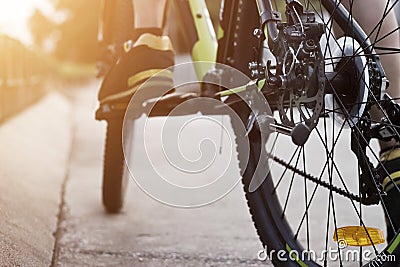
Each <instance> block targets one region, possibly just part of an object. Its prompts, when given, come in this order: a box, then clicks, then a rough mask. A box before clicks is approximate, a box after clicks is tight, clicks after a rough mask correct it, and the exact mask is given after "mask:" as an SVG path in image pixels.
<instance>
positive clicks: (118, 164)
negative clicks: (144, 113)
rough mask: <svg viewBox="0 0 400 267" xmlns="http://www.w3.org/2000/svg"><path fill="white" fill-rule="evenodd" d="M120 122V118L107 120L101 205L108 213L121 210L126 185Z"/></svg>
mask: <svg viewBox="0 0 400 267" xmlns="http://www.w3.org/2000/svg"><path fill="white" fill-rule="evenodd" d="M122 123H123V120H122V119H111V120H108V121H107V135H106V143H105V151H104V166H103V167H104V170H103V189H102V193H103V205H104V207H105V209H106V211H107V212H109V213H118V212H119V211H120V210H121V208H122V206H123V203H124V195H125V191H126V186H127V177H126V176H127V172H126V171H125V170H126V167H125V160H124V154H123V147H122Z"/></svg>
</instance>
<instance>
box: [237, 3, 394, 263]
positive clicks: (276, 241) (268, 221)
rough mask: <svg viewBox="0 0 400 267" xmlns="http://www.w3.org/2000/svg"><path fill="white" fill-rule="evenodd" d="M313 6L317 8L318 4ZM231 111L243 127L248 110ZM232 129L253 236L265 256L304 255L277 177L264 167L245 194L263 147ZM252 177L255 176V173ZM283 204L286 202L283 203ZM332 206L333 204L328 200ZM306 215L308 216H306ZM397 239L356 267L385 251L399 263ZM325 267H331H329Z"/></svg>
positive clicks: (374, 260)
mask: <svg viewBox="0 0 400 267" xmlns="http://www.w3.org/2000/svg"><path fill="white" fill-rule="evenodd" d="M301 2H302V3H304V4H305V6H306V5H307V3H308V5H309V6H310V5H311V4H310V1H301ZM316 2H320V1H316ZM333 2H334V1H333ZM315 5H316V6H318V3H317V4H315ZM314 11H316V10H314ZM328 19H330V17H328ZM349 24H350V23H349ZM325 26H327V25H325ZM331 27H332V26H330V28H329V29H328V30H332V28H331ZM247 30H248V31H252V30H253V29H252V28H248V29H247ZM346 30H347V32H351V31H352V29H345V32H346ZM367 35H368V33H367ZM246 41H247V40H244V39H240V40H238V42H241V43H246ZM375 41H376V39H375ZM373 44H374V43H373ZM388 49H391V50H389V51H392V52H393V53H394V52H395V51H397V52H398V50H399V49H398V47H392V48H388ZM237 59H239V58H237ZM241 59H242V60H243V58H241ZM249 60H252V59H249ZM364 68H365V67H364ZM359 94H360V95H361V93H359ZM271 99H272V100H271ZM269 100H271V101H276V100H275V99H274V98H273V96H272V97H270V98H269ZM368 101H371V103H372V102H374V100H373V99H372V97H370V96H369V98H368ZM232 102H235V101H232ZM270 104H271V103H270ZM356 104H357V103H355V104H354V105H356ZM374 104H375V105H378V102H377V101H376V100H375V102H374ZM358 105H362V104H360V103H359V104H358ZM271 106H274V105H271ZM233 108H234V109H235V111H236V112H237V113H238V114H240V116H241V118H242V123H243V124H244V125H246V124H247V119H248V116H249V115H250V112H251V111H250V110H249V108H248V107H246V106H245V105H244V104H243V103H242V104H236V105H234V106H233ZM343 112H344V111H343ZM337 113H340V112H337ZM348 113H349V112H348ZM334 115H335V114H334ZM347 119H348V118H347ZM332 121H334V117H332ZM332 123H333V122H332ZM391 126H392V127H396V126H395V125H391ZM242 128H243V127H242ZM233 129H234V130H235V134H236V143H237V150H238V159H239V167H240V169H241V173H242V177H243V179H242V181H243V185H244V190H245V195H246V199H247V203H248V206H249V209H250V213H251V216H252V219H253V222H254V224H255V227H256V230H257V233H258V235H259V237H260V240H261V242H262V243H263V245H264V246H266V250H267V252H271V251H275V252H277V251H279V250H283V251H286V252H288V250H292V251H297V252H302V251H304V250H305V249H304V247H305V246H304V243H305V242H300V241H299V239H298V237H299V233H298V232H297V233H296V234H294V230H296V229H293V225H292V222H289V218H287V217H288V216H287V215H286V214H285V209H286V204H287V203H286V204H285V205H283V202H282V201H281V200H280V199H279V198H280V196H278V194H277V193H276V183H280V181H279V182H278V181H277V180H275V181H274V179H276V178H277V177H279V175H277V177H275V176H274V172H272V174H271V173H270V172H269V171H268V170H269V168H267V167H266V168H265V173H264V177H259V179H262V180H263V181H264V182H263V183H262V184H261V186H259V187H258V188H257V190H256V191H254V192H250V191H249V186H250V182H251V179H252V178H253V175H254V174H255V173H254V172H255V169H256V166H257V163H258V162H259V157H260V154H261V150H262V149H264V148H263V146H265V144H262V143H261V138H260V132H259V131H258V130H257V127H254V129H253V130H252V131H251V132H250V133H249V135H248V136H247V137H246V136H245V135H244V134H243V133H240V132H237V129H240V127H236V126H235V125H233ZM340 134H341V132H340V133H339V135H340ZM245 138H248V140H249V145H250V147H249V149H248V148H246V147H244V146H246V144H247V143H246V142H244V141H242V140H243V139H245ZM332 140H334V139H332ZM322 141H323V140H322ZM286 142H288V141H287V140H286ZM289 142H291V141H289ZM332 144H334V145H335V144H336V142H335V143H334V142H332ZM347 146H349V145H347ZM246 149H248V151H249V153H248V154H246V153H243V151H246ZM300 151H301V149H300ZM371 151H372V149H371ZM372 153H374V152H373V151H372ZM289 155H292V154H289ZM293 155H295V156H296V155H297V156H298V157H300V156H301V152H298V154H293ZM374 156H376V154H374ZM292 158H293V157H292ZM314 158H315V157H314ZM327 158H329V155H327ZM304 160H305V159H304ZM333 161H334V158H333V156H332V160H331V163H330V164H331V165H332V168H334V166H335V165H334V164H336V163H333ZM288 163H289V164H293V163H292V162H291V161H288ZM378 164H379V163H378ZM295 165H296V167H298V166H297V163H296V164H295ZM356 169H357V168H356ZM323 172H324V171H322V174H323ZM332 172H334V171H332ZM266 174H267V175H266ZM256 175H259V173H258V174H256ZM291 175H292V174H291ZM294 175H295V174H294V173H293V177H294ZM265 176H266V177H265ZM332 177H333V176H332ZM332 177H331V178H330V183H331V184H332ZM302 179H303V178H302ZM291 183H293V178H292V182H291ZM304 183H305V184H306V185H305V188H307V186H308V184H307V182H304ZM329 191H330V190H329ZM289 193H290V191H289ZM289 193H288V194H289ZM306 194H307V193H306ZM329 194H332V192H330V193H329ZM332 199H334V197H333V196H332ZM311 200H312V199H311ZM287 201H288V200H286V202H287ZM305 202H306V203H307V198H306V201H305ZM332 202H334V201H333V200H332ZM330 203H331V202H329V204H328V206H329V209H328V207H326V208H327V209H328V215H327V216H328V220H329V218H330V216H331V215H330V214H331V213H333V212H332V211H331V209H333V210H334V208H331V205H334V204H330ZM306 209H307V207H306ZM361 210H364V207H362V208H361V206H360V211H361ZM306 213H308V212H306ZM324 213H326V211H324ZM320 214H321V219H322V218H323V216H322V213H321V212H320ZM307 216H308V215H307ZM332 216H333V215H332ZM335 216H336V215H335ZM303 220H304V217H303ZM307 220H308V219H307ZM332 224H333V223H332ZM300 227H301V225H300ZM328 228H329V225H328ZM335 229H337V226H336V219H335ZM307 231H309V230H307ZM326 232H327V235H326V236H327V237H328V229H327V231H326ZM329 238H330V237H329ZM398 239H399V235H396V239H394V240H392V241H391V242H389V244H387V245H386V246H385V247H384V248H383V249H381V251H380V252H379V253H376V254H375V257H374V258H372V259H370V260H369V261H368V260H365V261H364V260H361V264H360V266H361V265H362V266H382V265H381V264H380V263H379V255H382V253H384V252H386V251H387V250H388V249H389V248H390V249H391V251H392V252H391V254H393V255H395V256H396V260H399V259H400V249H399V247H398V246H396V242H397V241H398ZM307 242H308V241H307ZM301 243H302V244H301ZM306 246H307V244H306ZM307 249H309V248H307ZM285 257H286V260H285V261H282V259H278V258H277V256H276V255H272V257H271V260H272V263H273V264H274V265H275V266H299V265H301V266H320V265H319V264H317V263H316V262H315V261H314V260H300V261H298V260H293V259H289V258H288V254H286V256H285ZM340 262H341V264H342V259H340ZM324 264H327V263H326V262H324ZM369 264H375V265H369ZM384 264H385V265H383V266H398V263H393V262H387V263H384ZM329 266H331V265H329Z"/></svg>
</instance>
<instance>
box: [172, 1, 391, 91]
mask: <svg viewBox="0 0 400 267" xmlns="http://www.w3.org/2000/svg"><path fill="white" fill-rule="evenodd" d="M254 1H255V2H256V4H257V8H258V15H259V18H260V21H259V27H260V29H263V30H264V33H265V34H266V36H267V40H268V42H269V44H270V46H273V45H274V40H276V39H277V36H278V30H277V26H276V22H277V21H280V20H281V19H280V15H279V14H278V13H276V12H275V11H274V10H273V8H272V4H271V0H254ZM176 2H177V5H176V7H177V10H178V14H179V15H180V17H181V18H182V19H183V21H184V23H183V25H185V26H186V27H185V30H184V34H185V35H186V36H187V39H189V40H190V41H189V43H190V46H191V47H192V59H193V60H194V61H208V62H210V61H212V62H215V61H216V62H218V63H223V64H228V65H229V62H228V60H227V58H224V55H220V53H218V51H219V52H220V51H221V50H218V47H220V46H227V44H226V43H225V44H224V43H223V42H221V40H222V37H223V35H224V34H225V33H224V30H223V29H222V27H221V26H219V29H218V31H217V32H218V39H217V38H216V34H215V31H214V29H213V27H212V22H211V19H210V15H209V12H208V9H207V5H206V3H205V0H189V1H176ZM224 2H225V1H223V2H222V3H223V4H224ZM229 2H230V5H231V6H234V3H233V2H237V1H236V0H232V1H229ZM285 2H286V4H287V5H289V4H291V3H293V2H296V0H285ZM321 3H322V5H323V6H324V8H325V9H326V10H327V11H328V13H329V14H331V15H334V17H335V22H336V23H337V24H338V25H339V26H340V28H342V29H343V30H344V33H345V34H346V35H348V36H351V37H353V38H354V39H355V40H356V41H357V42H359V43H360V45H361V47H362V48H363V50H364V51H365V54H367V55H369V56H370V57H372V58H373V60H374V61H375V62H376V63H377V67H378V70H379V71H380V76H381V77H385V73H384V70H383V67H382V65H381V64H380V60H379V57H378V56H376V53H375V51H374V48H373V46H372V45H371V42H370V40H369V38H368V36H367V35H366V34H365V32H364V31H363V30H362V28H361V27H360V25H359V24H358V23H357V22H356V21H355V20H354V19H351V20H349V19H348V18H349V12H348V11H347V10H346V8H345V7H344V6H343V5H342V4H341V3H340V2H337V1H335V0H322V1H321ZM231 6H230V7H229V8H231ZM222 9H226V7H224V6H222ZM189 10H190V12H188V11H189ZM222 12H223V11H222ZM230 13H231V14H232V13H233V12H230ZM240 16H241V17H240V18H239V20H240V19H246V14H245V13H244V14H243V13H242V14H240ZM349 29H351V31H349ZM228 30H229V29H228ZM228 41H229V38H228ZM208 71H209V70H207V69H197V70H196V72H197V75H198V78H199V79H201V78H202V77H204V75H205V74H206V73H207V72H208ZM242 71H243V70H242ZM385 85H386V84H383V85H382V86H385ZM382 89H386V88H383V87H382Z"/></svg>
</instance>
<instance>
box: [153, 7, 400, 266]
mask: <svg viewBox="0 0 400 267" xmlns="http://www.w3.org/2000/svg"><path fill="white" fill-rule="evenodd" d="M278 2H279V1H278ZM176 3H177V8H178V10H180V11H179V12H178V13H179V15H180V16H182V17H183V19H184V21H186V22H187V21H193V22H194V23H185V25H193V26H194V28H193V30H195V31H194V32H193V31H191V30H190V29H189V30H187V32H188V39H189V40H191V41H192V44H199V43H200V42H203V40H202V39H203V38H205V41H204V42H203V43H202V45H203V49H204V47H206V48H207V49H206V50H207V51H211V52H209V53H208V54H206V55H205V60H208V59H209V58H207V57H215V58H216V62H217V63H222V64H226V65H229V66H231V67H233V68H235V69H238V70H240V71H241V72H243V73H245V74H246V75H248V76H249V77H251V79H252V82H251V83H248V84H245V85H243V84H240V82H238V84H237V87H236V88H234V89H232V88H227V89H226V88H225V89H221V87H220V86H213V85H207V83H205V85H204V86H203V87H202V96H203V97H210V98H214V99H218V100H220V101H222V100H221V97H225V98H226V99H224V100H223V102H224V103H225V104H227V105H229V106H230V107H231V108H233V109H234V110H235V112H236V113H237V114H238V115H239V117H240V118H241V123H242V125H246V128H245V131H244V132H243V131H242V130H240V129H242V128H241V127H239V126H238V125H233V129H234V130H235V134H236V143H237V151H238V159H239V167H240V169H241V175H242V177H243V179H242V181H243V185H244V189H245V194H246V198H247V201H248V206H249V208H250V213H251V215H252V219H253V221H254V224H255V227H256V229H257V233H258V235H259V237H260V239H261V241H262V243H263V245H264V246H266V253H270V254H271V253H272V252H277V251H283V252H284V253H283V254H280V255H276V254H273V253H272V254H271V260H272V262H273V263H274V265H276V266H299V265H300V266H320V264H322V265H324V266H327V265H328V264H329V266H331V265H332V264H334V263H335V262H334V261H332V259H328V258H327V257H326V255H325V257H324V258H322V259H315V258H313V255H312V253H311V252H312V251H327V250H328V249H329V248H330V246H331V245H332V244H333V245H334V247H335V248H337V250H338V253H339V254H338V255H339V256H338V258H337V259H336V261H339V263H336V264H337V265H343V264H346V266H347V265H348V263H349V262H348V261H346V259H345V258H344V256H343V255H341V254H340V252H344V251H345V248H344V247H343V246H342V245H343V244H342V243H341V242H343V241H344V242H346V246H347V245H350V246H356V247H359V249H358V250H357V251H359V253H360V254H362V253H363V251H365V250H366V249H365V248H364V247H365V246H369V247H372V250H373V252H372V255H373V257H372V258H369V259H363V258H360V259H358V260H357V261H358V262H357V263H355V264H357V265H359V266H390V265H391V264H394V265H393V266H397V263H393V262H391V259H392V258H391V256H392V255H394V256H395V257H396V258H398V257H399V256H400V247H399V246H398V245H399V243H400V233H399V231H398V226H395V225H393V222H392V221H391V215H390V214H388V211H387V209H386V204H387V203H385V198H386V193H385V192H384V191H383V184H382V182H381V181H380V179H377V177H378V176H379V175H381V176H382V175H384V176H389V177H390V175H389V173H388V171H387V170H386V168H385V167H384V166H383V165H382V164H381V163H379V156H378V155H377V154H376V152H375V150H376V149H374V148H373V146H374V145H373V144H372V145H371V140H379V141H388V140H392V139H394V140H396V141H400V135H399V133H398V127H399V123H400V107H399V105H398V104H396V103H395V101H394V100H396V99H394V98H392V97H390V95H389V94H387V93H386V89H387V88H388V79H387V77H386V75H385V71H384V69H383V67H382V64H381V62H380V56H382V55H387V54H395V53H398V52H399V51H400V50H399V48H398V47H382V46H379V42H380V41H382V39H384V38H386V37H388V36H389V35H390V34H394V33H396V32H398V29H394V30H393V31H392V32H391V33H390V34H389V35H387V36H383V37H382V38H380V39H378V38H375V39H372V41H371V38H372V33H365V32H364V30H363V29H362V27H361V26H360V25H359V24H358V23H357V22H356V20H355V19H354V18H353V16H352V7H353V5H352V4H353V1H349V3H350V4H349V8H348V9H346V7H344V6H343V5H342V4H341V3H340V2H339V1H335V0H319V1H309V0H304V1H293V0H286V1H280V2H279V3H277V2H276V1H271V0H257V1H240V0H237V1H236V0H235V1H225V4H224V6H223V10H222V14H223V19H222V21H221V29H222V30H221V31H220V33H221V35H220V36H219V37H220V38H219V40H218V49H217V50H215V48H216V47H217V46H216V41H214V39H215V38H214V37H213V33H212V31H210V30H209V29H210V28H209V27H208V26H207V25H209V22H207V21H206V18H207V17H208V16H207V14H206V13H203V12H206V11H205V4H204V1H200V0H199V1H195V0H193V1H177V2H176ZM386 3H387V4H386V7H385V11H384V13H383V15H382V17H383V18H384V17H385V16H387V15H388V13H389V11H391V10H392V8H393V5H392V4H391V2H390V1H387V2H386ZM395 3H397V1H395ZM273 4H274V5H273ZM279 4H280V5H279ZM273 6H274V7H275V8H273ZM279 7H281V8H282V7H283V8H284V11H283V13H284V14H285V15H286V20H284V19H283V15H282V13H279V12H278V11H277V10H278V9H279ZM188 10H190V11H191V12H187V11H188ZM188 15H189V17H187V16H188ZM383 18H382V20H381V21H380V22H378V24H377V25H376V26H375V27H374V29H373V31H374V32H375V33H376V32H378V33H379V31H380V29H381V27H382V23H383ZM333 22H335V23H337V24H338V27H339V28H340V29H341V30H342V31H343V32H344V33H345V35H344V37H341V38H336V37H335V35H334V34H333ZM195 33H197V34H195ZM222 33H223V34H222ZM378 35H379V34H377V36H378ZM194 47H195V49H196V46H194ZM213 51H214V52H215V53H214V52H213ZM377 51H378V52H377ZM194 52H195V53H194V56H193V59H194V60H202V59H204V57H203V56H204V55H202V54H201V53H198V52H199V51H198V50H196V51H194ZM198 73H199V76H200V77H203V76H206V77H207V79H209V80H210V79H211V80H212V79H213V78H215V79H221V77H220V75H222V76H224V75H228V76H229V73H224V72H223V71H222V74H221V72H219V71H216V70H215V69H211V70H207V71H206V70H204V69H201V70H198ZM216 76H218V77H216ZM389 79H390V77H389ZM348 85H350V89H348V87H347V86H348ZM241 93H243V95H245V98H246V99H247V101H244V100H243V97H241V96H240V94H241ZM259 98H260V99H261V98H265V99H266V100H267V104H268V105H269V107H270V109H271V112H269V113H268V114H264V113H263V114H261V113H256V112H254V109H253V107H252V106H251V105H252V103H254V102H257V101H258V100H259ZM185 100H187V99H184V98H182V99H179V100H178V101H176V102H175V104H176V103H180V102H184V101H185ZM167 101H170V99H167V100H166V101H164V102H163V99H161V100H160V103H161V107H163V106H168V102H167ZM373 106H374V107H377V108H378V109H379V110H380V111H381V112H382V113H383V119H382V120H376V119H373V118H372V117H371V113H372V112H371V109H372V108H373ZM170 109H171V107H169V109H168V108H167V109H166V110H163V108H161V111H160V112H159V114H158V115H160V116H162V115H163V114H168V111H170ZM217 113H218V112H217V111H216V114H217ZM265 128H268V129H272V130H273V131H272V132H271V131H269V132H268V138H263V129H265ZM346 136H347V137H350V139H351V144H350V145H349V144H348V143H343V142H346V141H343V138H344V137H346ZM246 140H248V141H249V151H248V153H247V152H244V151H246ZM268 142H269V143H271V142H272V144H273V147H274V148H275V149H276V151H274V152H275V153H268V152H267V153H266V151H265V145H266V143H268ZM280 143H285V144H287V143H291V144H293V145H292V147H291V148H290V149H291V152H288V151H279V149H280V146H279V144H280ZM315 144H317V148H319V150H320V151H321V155H323V157H316V156H315V155H310V154H309V153H308V149H310V148H311V146H315ZM318 146H319V147H318ZM337 146H340V150H339V149H337ZM346 148H347V149H348V151H347V152H348V154H346V155H344V152H343V150H345V149H346ZM390 154H391V152H390V151H389V153H388V154H387V155H389V157H390ZM283 157H285V158H283ZM340 157H349V158H353V160H355V161H356V162H357V166H356V167H354V168H353V169H352V170H350V171H347V170H346V168H348V166H345V165H343V164H341V163H338V162H337V161H336V159H338V158H340ZM310 158H312V160H313V161H314V162H315V164H314V167H316V168H314V169H311V170H310V169H309V170H307V168H308V167H309V166H308V165H307V159H310ZM267 160H268V162H269V163H270V164H272V165H273V166H272V167H271V168H270V167H269V165H268V164H267ZM260 162H262V163H263V164H260ZM374 166H377V167H374ZM343 169H344V171H343ZM344 174H346V175H344ZM355 177H357V178H358V179H356V178H355ZM254 179H255V180H256V185H254V184H253V182H254ZM393 179H394V178H393ZM393 179H392V178H390V181H389V182H388V184H391V185H392V187H394V188H395V190H396V192H398V191H400V190H399V188H398V185H397V184H396V182H395V181H394V180H393ZM257 181H258V182H257ZM299 184H300V186H299ZM388 184H386V185H385V186H388ZM295 190H297V191H298V192H294V191H295ZM355 192H358V193H355ZM321 194H322V195H321ZM290 197H292V198H293V197H294V198H295V200H297V201H296V202H295V203H299V201H301V202H302V203H303V205H304V207H303V209H304V210H302V211H297V212H291V213H289V212H288V209H287V207H288V205H291V204H292V202H291V198H290ZM316 199H317V200H316ZM313 200H314V202H313ZM322 201H325V203H326V205H325V206H324V205H322V207H323V208H325V210H322V212H321V206H317V207H314V206H313V205H314V204H315V203H316V202H317V204H319V203H320V202H322ZM335 201H336V203H340V205H341V206H342V207H346V205H347V207H350V209H349V210H350V211H351V212H352V213H353V214H352V217H353V218H350V217H351V216H350V215H349V213H348V212H350V211H348V212H347V213H346V212H345V211H342V212H338V211H337V207H338V206H337V205H335ZM374 204H381V205H382V207H383V210H384V212H385V213H386V217H387V218H388V219H389V222H388V223H389V228H392V229H391V230H392V231H393V232H395V233H396V234H395V236H394V238H393V239H392V240H391V241H390V242H389V244H387V245H379V244H381V243H382V242H383V241H384V240H383V237H382V232H381V231H380V230H379V229H377V228H372V227H367V226H368V224H367V223H366V222H365V220H368V219H369V218H367V217H368V216H371V214H372V215H373V213H376V210H373V211H372V212H371V209H373V208H370V206H372V205H374ZM314 214H315V215H314ZM313 216H317V218H318V219H319V220H323V221H326V222H325V225H322V224H320V225H317V227H316V228H312V229H310V225H311V224H312V220H311V218H315V217H313ZM351 224H354V225H356V226H354V227H349V226H348V225H351ZM342 225H344V227H339V226H342ZM316 229H318V231H324V232H325V236H324V238H323V239H324V240H318V238H315V237H314V238H313V232H314V231H317V230H316ZM332 233H333V235H334V241H333V240H332V238H331V236H330V235H331V234H332ZM340 237H342V239H341V238H340ZM299 255H301V256H299ZM389 258H390V259H389ZM397 261H398V259H397ZM352 262H353V263H354V261H352ZM350 264H351V263H350Z"/></svg>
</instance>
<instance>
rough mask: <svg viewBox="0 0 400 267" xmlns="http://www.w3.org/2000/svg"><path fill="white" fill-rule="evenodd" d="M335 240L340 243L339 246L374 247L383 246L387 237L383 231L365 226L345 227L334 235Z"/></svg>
mask: <svg viewBox="0 0 400 267" xmlns="http://www.w3.org/2000/svg"><path fill="white" fill-rule="evenodd" d="M333 240H334V241H337V242H339V246H340V247H341V248H344V247H346V246H357V247H359V246H372V244H374V245H377V244H382V243H384V242H385V237H384V235H383V232H382V230H380V229H378V228H373V227H364V226H345V227H341V228H338V229H337V232H335V233H334V234H333Z"/></svg>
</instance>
